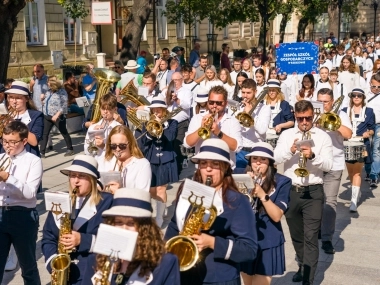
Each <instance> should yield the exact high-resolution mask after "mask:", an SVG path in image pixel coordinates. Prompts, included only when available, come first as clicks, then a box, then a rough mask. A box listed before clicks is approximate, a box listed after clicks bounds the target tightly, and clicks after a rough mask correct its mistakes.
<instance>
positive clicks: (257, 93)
mask: <svg viewBox="0 0 380 285" xmlns="http://www.w3.org/2000/svg"><path fill="white" fill-rule="evenodd" d="M265 87H267V85H266V84H265V83H264V84H263V85H257V86H256V90H257V92H256V98H257V97H258V96H259V95H260V93H261V91H263V90H264V88H265Z"/></svg>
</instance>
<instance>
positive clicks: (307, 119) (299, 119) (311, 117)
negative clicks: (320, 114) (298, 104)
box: [296, 116, 314, 123]
mask: <svg viewBox="0 0 380 285" xmlns="http://www.w3.org/2000/svg"><path fill="white" fill-rule="evenodd" d="M313 118H314V117H313V116H307V117H296V119H297V122H299V123H302V122H303V121H304V120H306V122H311V121H312V120H313Z"/></svg>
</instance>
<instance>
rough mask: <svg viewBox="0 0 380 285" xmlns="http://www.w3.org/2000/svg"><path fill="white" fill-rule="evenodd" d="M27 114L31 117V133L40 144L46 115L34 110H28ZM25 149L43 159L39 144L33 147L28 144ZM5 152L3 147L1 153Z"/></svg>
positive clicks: (29, 125) (29, 126) (29, 127)
mask: <svg viewBox="0 0 380 285" xmlns="http://www.w3.org/2000/svg"><path fill="white" fill-rule="evenodd" d="M27 112H28V113H29V117H30V122H29V124H28V129H29V132H31V133H33V134H34V135H35V136H36V138H37V142H39V141H40V140H41V139H42V134H43V132H44V114H43V113H42V112H40V111H36V110H32V109H28V110H27ZM25 149H26V151H27V152H30V153H33V154H34V155H37V156H38V157H41V154H40V149H39V147H38V144H37V145H36V146H31V145H30V144H28V143H27V144H26V146H25ZM4 152H5V151H4V148H3V146H1V150H0V153H4Z"/></svg>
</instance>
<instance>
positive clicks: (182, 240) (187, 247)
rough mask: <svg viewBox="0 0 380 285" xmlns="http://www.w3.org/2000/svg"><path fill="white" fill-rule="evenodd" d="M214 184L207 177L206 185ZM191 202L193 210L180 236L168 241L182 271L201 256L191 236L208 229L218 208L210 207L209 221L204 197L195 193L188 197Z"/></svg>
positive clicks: (168, 245)
mask: <svg viewBox="0 0 380 285" xmlns="http://www.w3.org/2000/svg"><path fill="white" fill-rule="evenodd" d="M211 184H212V178H211V177H207V179H206V185H207V186H210V185H211ZM188 201H189V202H190V204H191V210H190V213H189V215H188V218H187V219H186V221H185V223H184V225H183V229H182V231H181V232H180V233H179V236H175V237H172V238H171V239H169V240H168V241H167V242H166V245H165V247H166V250H167V251H168V252H170V253H173V254H175V255H176V256H177V257H178V261H179V265H180V271H186V270H189V269H190V268H192V267H193V266H194V265H195V263H196V262H197V260H198V258H199V251H198V247H197V245H196V244H195V242H194V241H193V240H192V239H191V238H189V236H191V235H193V234H199V232H200V231H201V230H208V229H210V227H211V226H212V224H213V223H214V221H215V219H216V216H217V210H216V208H215V206H212V207H211V208H210V209H208V210H209V211H210V216H209V219H208V220H207V221H204V220H203V218H204V215H205V213H206V208H205V207H204V206H203V197H198V196H196V195H194V194H193V193H192V194H191V195H190V197H189V198H188Z"/></svg>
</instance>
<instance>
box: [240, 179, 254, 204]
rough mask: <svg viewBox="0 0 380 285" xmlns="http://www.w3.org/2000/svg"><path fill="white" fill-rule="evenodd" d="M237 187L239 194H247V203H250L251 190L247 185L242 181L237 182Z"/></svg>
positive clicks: (251, 200)
mask: <svg viewBox="0 0 380 285" xmlns="http://www.w3.org/2000/svg"><path fill="white" fill-rule="evenodd" d="M237 188H238V190H239V192H240V193H241V194H243V195H244V196H247V198H248V200H249V203H250V204H251V205H252V203H253V198H252V196H251V192H250V191H249V190H248V188H247V186H246V185H245V183H243V182H237Z"/></svg>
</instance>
